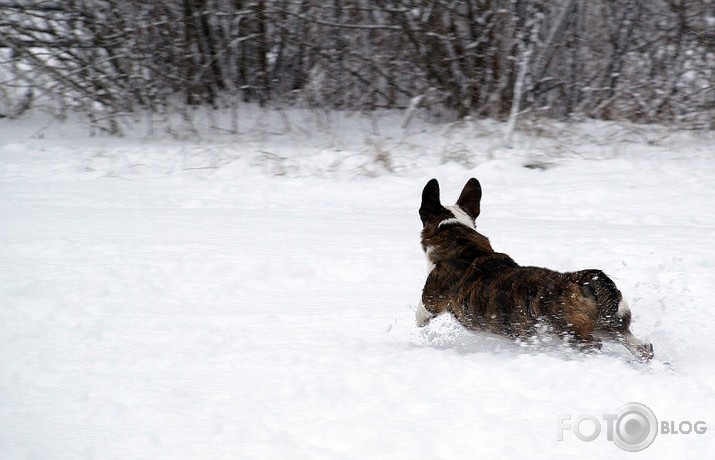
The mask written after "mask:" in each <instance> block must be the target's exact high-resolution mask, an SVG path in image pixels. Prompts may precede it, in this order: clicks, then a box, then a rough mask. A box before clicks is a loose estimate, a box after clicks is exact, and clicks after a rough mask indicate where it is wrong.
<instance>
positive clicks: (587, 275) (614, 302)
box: [574, 270, 631, 333]
mask: <svg viewBox="0 0 715 460" xmlns="http://www.w3.org/2000/svg"><path fill="white" fill-rule="evenodd" d="M574 275H576V280H575V281H576V282H577V283H578V284H579V285H580V286H581V291H582V292H583V294H584V296H586V297H591V298H593V299H594V300H595V302H596V306H597V315H598V326H600V327H599V329H603V330H605V331H609V332H622V333H623V332H627V331H628V328H629V326H630V324H631V310H630V308H629V307H628V304H627V303H626V302H625V300H623V295H622V294H621V291H619V290H618V287H616V283H614V282H613V280H612V279H611V278H609V277H608V275H606V274H605V273H603V272H602V271H601V270H583V271H580V272H576V273H574Z"/></svg>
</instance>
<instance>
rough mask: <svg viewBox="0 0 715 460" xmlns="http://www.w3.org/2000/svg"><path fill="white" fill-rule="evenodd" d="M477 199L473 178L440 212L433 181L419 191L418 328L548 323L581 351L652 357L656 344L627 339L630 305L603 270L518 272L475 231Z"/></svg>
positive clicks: (519, 329) (520, 330) (505, 329)
mask: <svg viewBox="0 0 715 460" xmlns="http://www.w3.org/2000/svg"><path fill="white" fill-rule="evenodd" d="M481 198H482V188H481V185H480V184H479V181H478V180H477V179H474V178H472V179H470V180H469V181H468V182H467V184H466V185H465V186H464V189H463V190H462V193H461V195H460V196H459V199H458V200H457V204H455V205H454V206H447V207H445V206H442V204H441V203H440V198H439V183H438V182H437V180H436V179H432V180H430V181H429V182H428V183H427V185H426V186H425V188H424V190H423V192H422V206H421V207H420V218H421V219H422V226H423V228H422V249H423V250H424V252H425V255H426V256H427V261H428V263H429V264H430V273H429V275H428V276H427V281H426V283H425V287H424V289H423V291H422V303H421V304H420V306H419V308H418V311H417V324H418V325H419V326H424V325H426V324H427V323H428V322H429V320H430V319H432V318H433V317H435V316H437V315H439V314H441V313H443V312H445V311H447V312H450V313H452V314H453V315H454V316H455V317H456V318H457V319H458V320H459V322H460V323H462V324H463V325H464V326H465V327H466V328H468V329H471V330H487V331H491V332H495V333H498V334H502V335H505V336H508V337H513V338H517V337H529V336H532V335H533V334H535V333H536V332H537V330H538V329H539V325H547V326H549V327H550V328H551V329H552V330H554V331H555V332H557V333H558V334H559V335H561V336H562V337H569V338H570V339H571V340H570V342H571V343H572V344H574V345H575V346H577V347H578V348H579V349H584V350H588V349H600V348H601V340H600V338H599V337H603V338H609V339H612V340H615V341H617V342H620V343H622V344H623V345H624V346H625V347H626V348H627V349H628V350H629V351H630V352H631V353H632V354H633V355H634V356H635V357H636V358H638V359H639V360H642V361H649V360H650V359H651V358H653V345H652V344H649V343H643V342H642V341H640V340H638V339H637V338H636V337H634V336H633V334H631V332H630V330H629V326H630V322H631V312H630V309H629V308H628V304H627V303H626V302H625V301H624V300H623V296H622V295H621V292H620V291H619V290H618V288H617V287H616V285H615V283H614V282H613V280H611V279H610V278H609V277H608V276H606V274H604V273H603V272H602V271H600V270H582V271H578V272H571V273H559V272H555V271H552V270H548V269H545V268H539V267H522V266H520V265H518V264H517V263H516V262H514V261H513V260H512V258H511V257H509V256H508V255H506V254H502V253H499V252H495V251H494V250H493V249H492V247H491V245H490V244H489V239H488V238H487V237H485V236H484V235H482V234H480V233H479V232H477V230H476V228H475V220H476V218H477V217H478V216H479V212H480V202H481Z"/></svg>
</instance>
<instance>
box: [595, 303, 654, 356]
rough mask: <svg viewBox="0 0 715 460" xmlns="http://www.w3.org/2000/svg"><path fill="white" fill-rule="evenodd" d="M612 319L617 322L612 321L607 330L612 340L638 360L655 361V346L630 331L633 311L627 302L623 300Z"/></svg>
mask: <svg viewBox="0 0 715 460" xmlns="http://www.w3.org/2000/svg"><path fill="white" fill-rule="evenodd" d="M612 319H615V320H616V321H613V320H611V321H610V324H607V329H606V331H607V333H608V335H609V336H610V337H611V338H613V339H614V340H615V341H617V342H619V343H622V344H623V346H624V347H626V349H627V350H628V351H630V352H631V354H632V355H633V356H635V357H636V358H637V359H638V360H640V361H643V362H648V361H650V360H651V359H653V356H654V355H653V344H652V343H645V342H643V341H642V340H640V339H638V338H637V337H636V336H634V335H633V334H632V333H631V331H630V325H631V310H630V308H629V307H628V303H626V301H625V300H622V299H621V301H620V303H619V304H618V311H617V312H616V314H615V315H614V318H612ZM614 323H615V324H614ZM608 326H610V327H608Z"/></svg>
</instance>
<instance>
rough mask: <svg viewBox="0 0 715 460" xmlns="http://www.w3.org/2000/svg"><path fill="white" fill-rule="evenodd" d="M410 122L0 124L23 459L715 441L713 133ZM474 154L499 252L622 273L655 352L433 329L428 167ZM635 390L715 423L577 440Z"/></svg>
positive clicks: (492, 454) (573, 452) (434, 171)
mask: <svg viewBox="0 0 715 460" xmlns="http://www.w3.org/2000/svg"><path fill="white" fill-rule="evenodd" d="M401 117H402V115H400V114H399V113H387V112H386V113H378V114H375V115H373V116H371V117H367V116H364V115H356V114H344V113H324V112H308V111H297V110H296V111H287V112H286V111H283V112H276V111H263V110H259V109H257V108H253V109H250V110H249V109H247V110H246V111H245V113H243V114H242V118H241V119H240V121H239V131H238V133H236V134H230V133H228V132H226V131H225V130H220V129H218V128H216V126H214V127H213V128H212V127H211V126H210V125H212V124H213V125H217V124H218V123H219V122H220V121H221V120H219V121H216V120H215V119H212V118H210V117H209V118H207V119H205V120H203V121H201V122H202V123H206V126H203V125H200V123H199V122H198V121H197V123H196V124H197V125H199V126H198V127H197V128H196V126H195V128H196V131H195V133H193V134H192V133H191V132H190V131H189V130H188V129H187V128H186V127H185V126H182V125H181V123H180V122H174V123H175V124H174V125H173V126H171V125H168V127H164V128H162V130H157V133H155V134H154V135H153V136H150V137H147V136H145V131H146V127H145V126H144V124H143V122H140V123H138V124H137V125H134V126H131V125H127V126H124V130H125V133H126V135H125V137H121V138H115V137H107V136H104V135H102V134H101V133H95V134H97V135H95V136H90V132H89V130H88V129H87V128H86V127H85V125H84V124H83V123H82V122H80V121H77V120H75V121H65V122H60V121H54V120H52V119H51V118H49V117H46V116H44V115H42V114H40V113H35V114H33V115H32V116H29V117H26V118H24V119H20V120H7V119H5V120H0V215H1V216H2V217H1V218H0V239H1V241H2V246H0V300H1V301H2V303H1V304H0V459H79V458H88V459H94V458H96V459H105V458H117V459H120V458H121V459H132V458H142V459H162V458H167V459H169V458H171V459H175V458H191V459H197V458H200V459H203V458H207V459H212V458H217V459H219V458H220V459H223V458H226V459H228V458H230V459H238V458H281V459H283V458H312V459H315V458H325V459H336V458H356V459H363V458H396V459H397V458H444V459H455V458H505V459H506V458H509V459H511V458H514V459H516V458H532V459H536V458H548V459H554V458H574V457H576V456H578V457H579V458H635V456H636V455H641V456H643V455H645V456H646V457H647V458H663V459H666V458H668V459H672V458H691V459H695V458H703V459H705V458H713V457H712V452H713V451H715V438H714V436H715V435H714V434H713V432H714V431H715V332H714V331H715V318H714V315H715V309H714V308H713V307H714V306H715V305H714V304H713V281H714V280H715V278H714V276H715V256H714V255H715V217H714V216H713V211H714V210H715V208H714V207H713V206H714V203H715V186H713V181H714V180H715V160H714V158H715V155H714V154H713V147H712V146H713V145H714V143H713V135H712V133H697V132H692V133H683V132H678V131H672V130H667V129H665V128H663V127H638V126H626V125H617V124H609V123H603V122H584V123H582V124H579V125H575V126H569V125H560V124H558V123H547V122H543V125H538V124H533V125H531V126H527V127H522V130H521V131H519V132H517V136H516V138H515V141H514V144H515V148H513V149H504V148H502V147H501V138H502V136H501V129H502V127H501V126H500V125H499V124H497V123H493V122H486V121H485V122H481V121H479V122H478V121H472V120H465V121H463V122H460V123H454V124H448V125H446V124H441V125H440V124H430V123H427V122H425V121H421V120H415V121H413V122H412V123H411V124H410V126H409V127H408V128H407V129H403V128H401V123H402V118H401ZM162 126H163V125H162ZM537 128H538V129H537ZM525 164H529V165H531V166H532V168H526V167H524V165H525ZM533 166H536V167H533ZM472 176H473V177H477V178H478V179H479V180H480V181H481V183H482V187H483V191H484V195H483V201H482V215H481V216H480V217H479V219H478V220H477V226H478V230H479V231H480V232H482V233H484V234H485V235H487V236H488V237H489V238H490V239H491V242H492V245H493V247H494V248H495V249H496V250H497V251H500V252H506V253H508V254H510V255H511V256H512V257H513V258H514V259H515V260H516V261H517V262H519V263H521V264H523V265H539V266H547V267H549V268H552V269H556V270H560V271H568V270H577V269H584V268H600V269H602V270H604V271H605V272H606V273H608V274H609V275H610V276H611V277H612V278H613V279H614V280H615V281H616V282H617V284H618V286H619V287H620V289H621V290H622V291H623V293H624V296H625V298H626V299H627V301H628V302H629V304H630V307H631V310H632V312H633V325H632V331H633V333H634V334H635V335H636V336H637V337H639V338H641V339H643V340H645V341H648V342H652V343H653V345H654V348H655V356H656V358H655V360H654V361H653V362H652V363H651V364H649V365H644V364H638V363H633V362H632V361H631V357H630V355H629V353H628V352H627V351H626V350H625V349H624V348H623V347H621V346H618V345H609V344H606V346H604V348H603V350H602V351H601V352H600V353H596V354H589V355H584V354H580V353H578V352H575V351H573V350H571V349H570V348H569V347H568V346H563V345H561V344H560V343H559V342H560V341H558V340H551V341H549V338H548V337H544V338H543V340H534V341H532V342H522V343H517V342H515V341H512V340H509V339H506V338H502V337H499V336H495V335H490V334H486V333H473V332H468V331H466V330H464V329H463V328H462V327H461V326H460V325H459V324H458V323H457V322H456V321H455V320H454V319H452V318H450V317H449V316H447V315H443V316H441V317H439V318H436V319H434V320H433V321H432V322H431V323H430V324H429V325H428V326H426V327H425V328H421V329H420V328H417V327H416V326H415V310H416V308H417V305H418V303H419V298H420V293H421V289H422V286H423V283H424V279H425V277H426V274H427V267H426V264H425V260H424V256H423V254H422V252H421V249H420V245H419V232H420V230H421V224H420V220H419V217H418V214H417V210H418V208H419V204H420V196H421V191H422V187H423V186H424V184H425V183H426V181H427V180H429V179H430V178H432V177H436V178H438V179H439V180H440V184H441V187H442V198H443V203H445V204H452V203H454V201H455V200H456V198H457V196H458V195H459V192H460V191H461V188H462V186H463V185H464V183H465V182H466V181H467V179H468V178H469V177H472ZM628 402H640V403H643V404H645V405H647V406H648V407H650V408H651V409H652V410H653V412H654V413H655V414H656V416H657V417H658V420H659V421H675V422H676V424H677V423H678V422H680V421H683V420H689V421H691V422H695V421H698V420H702V421H705V422H707V424H708V431H707V432H706V433H704V434H695V433H691V434H688V435H686V434H679V435H673V434H670V435H668V434H659V435H658V436H657V438H656V440H655V442H654V443H653V445H651V446H650V447H649V448H648V449H646V450H645V451H643V452H641V454H634V453H628V452H625V451H622V450H621V449H619V448H618V447H617V446H616V445H615V444H614V443H613V442H610V441H608V440H607V439H606V436H605V432H604V433H602V434H601V436H600V437H599V438H598V439H596V440H595V441H592V442H583V441H580V440H579V439H577V438H576V437H575V436H574V433H573V432H571V431H566V432H565V433H564V439H563V441H557V417H558V416H559V414H570V415H571V416H572V418H573V417H576V416H578V415H579V414H593V415H595V416H597V417H600V416H601V414H604V413H609V412H613V411H614V410H616V409H617V408H619V407H620V406H622V405H624V404H625V403H628ZM604 430H605V425H604ZM584 431H585V432H586V431H588V429H585V430H584Z"/></svg>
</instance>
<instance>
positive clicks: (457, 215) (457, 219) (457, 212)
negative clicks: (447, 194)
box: [437, 204, 474, 228]
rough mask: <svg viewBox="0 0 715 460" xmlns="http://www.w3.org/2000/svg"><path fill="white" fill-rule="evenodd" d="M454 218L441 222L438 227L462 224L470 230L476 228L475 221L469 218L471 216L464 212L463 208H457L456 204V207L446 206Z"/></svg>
mask: <svg viewBox="0 0 715 460" xmlns="http://www.w3.org/2000/svg"><path fill="white" fill-rule="evenodd" d="M445 207H446V208H447V209H448V210H449V211H450V212H451V213H452V215H453V216H454V217H453V218H450V219H445V220H443V221H442V222H440V223H439V224H438V225H437V226H438V227H440V226H442V225H447V224H462V225H466V226H467V227H469V228H474V220H473V219H472V218H471V217H469V214H467V213H466V212H464V210H463V209H462V208H460V207H459V206H457V205H456V204H455V205H454V206H445Z"/></svg>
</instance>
